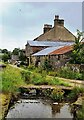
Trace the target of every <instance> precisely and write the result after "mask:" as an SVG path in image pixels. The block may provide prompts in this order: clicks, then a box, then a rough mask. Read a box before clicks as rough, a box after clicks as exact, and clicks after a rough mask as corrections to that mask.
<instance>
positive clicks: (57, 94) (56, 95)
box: [51, 88, 64, 101]
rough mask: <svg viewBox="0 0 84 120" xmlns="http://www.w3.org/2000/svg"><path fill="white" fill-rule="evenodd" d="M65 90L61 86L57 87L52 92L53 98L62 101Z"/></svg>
mask: <svg viewBox="0 0 84 120" xmlns="http://www.w3.org/2000/svg"><path fill="white" fill-rule="evenodd" d="M63 95H64V91H63V90H61V89H60V88H56V89H54V90H53V91H52V92H51V98H52V99H53V100H55V101H61V100H62V99H63Z"/></svg>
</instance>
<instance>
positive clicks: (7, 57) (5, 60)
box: [2, 53, 9, 62]
mask: <svg viewBox="0 0 84 120" xmlns="http://www.w3.org/2000/svg"><path fill="white" fill-rule="evenodd" d="M8 59H9V56H8V54H6V53H5V54H4V55H3V56H2V60H3V61H4V62H7V61H8Z"/></svg>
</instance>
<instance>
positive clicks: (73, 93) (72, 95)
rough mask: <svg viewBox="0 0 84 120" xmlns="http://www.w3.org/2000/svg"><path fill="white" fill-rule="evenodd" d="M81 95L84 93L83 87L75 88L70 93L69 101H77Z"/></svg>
mask: <svg viewBox="0 0 84 120" xmlns="http://www.w3.org/2000/svg"><path fill="white" fill-rule="evenodd" d="M80 93H84V88H83V87H74V88H73V90H72V91H71V92H70V93H69V95H68V98H69V99H71V100H72V99H76V98H77V97H78V95H79V94H80Z"/></svg>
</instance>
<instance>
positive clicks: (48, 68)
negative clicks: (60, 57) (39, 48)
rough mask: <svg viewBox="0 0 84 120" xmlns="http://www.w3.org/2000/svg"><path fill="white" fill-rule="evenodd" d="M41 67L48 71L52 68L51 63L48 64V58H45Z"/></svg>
mask: <svg viewBox="0 0 84 120" xmlns="http://www.w3.org/2000/svg"><path fill="white" fill-rule="evenodd" d="M43 69H44V70H46V71H49V70H51V69H52V65H51V64H50V61H49V59H47V58H46V59H45V61H44V63H43Z"/></svg>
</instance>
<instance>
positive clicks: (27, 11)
mask: <svg viewBox="0 0 84 120" xmlns="http://www.w3.org/2000/svg"><path fill="white" fill-rule="evenodd" d="M55 15H59V16H60V18H62V19H64V20H65V27H66V28H68V29H69V30H70V31H71V32H72V33H76V30H77V29H79V30H82V2H12V3H11V2H8V3H3V4H2V5H1V4H0V36H1V42H0V48H7V49H8V50H13V49H14V48H15V47H20V48H25V44H26V42H27V40H33V39H34V38H36V37H37V36H39V35H40V34H42V32H43V25H44V24H45V23H48V24H52V25H53V24H54V21H53V20H54V16H55Z"/></svg>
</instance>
